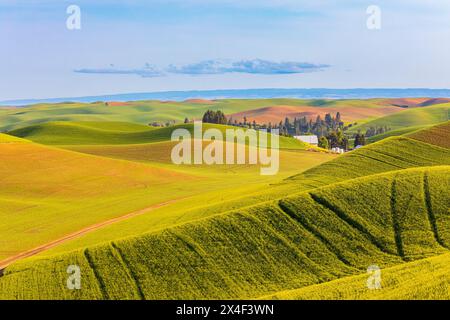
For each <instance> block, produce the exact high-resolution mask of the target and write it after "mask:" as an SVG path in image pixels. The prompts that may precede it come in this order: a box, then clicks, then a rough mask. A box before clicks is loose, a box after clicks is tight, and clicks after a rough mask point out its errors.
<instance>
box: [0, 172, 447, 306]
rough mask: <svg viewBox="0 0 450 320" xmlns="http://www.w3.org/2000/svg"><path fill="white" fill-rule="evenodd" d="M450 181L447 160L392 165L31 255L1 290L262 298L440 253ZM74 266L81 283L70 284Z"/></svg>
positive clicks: (45, 294)
mask: <svg viewBox="0 0 450 320" xmlns="http://www.w3.org/2000/svg"><path fill="white" fill-rule="evenodd" d="M449 179H450V168H449V167H448V166H443V167H434V168H419V169H410V170H401V171H395V172H391V173H387V174H381V175H377V176H370V177H365V178H360V179H356V180H352V181H348V182H344V183H340V184H334V185H330V186H328V187H324V188H322V189H317V190H314V191H310V192H308V193H302V194H299V195H295V196H291V197H287V198H284V199H282V200H280V201H274V202H272V201H269V202H267V203H262V204H259V205H255V206H252V207H248V208H246V209H240V210H235V211H231V212H228V213H225V214H221V215H216V216H212V217H209V218H206V219H201V220H198V221H193V222H191V223H187V224H183V225H180V226H176V227H173V228H167V229H164V230H161V231H155V232H153V233H148V234H144V235H141V236H139V237H132V238H126V239H122V240H114V241H111V242H110V243H107V244H102V245H99V246H94V247H89V248H86V249H83V250H77V251H73V252H71V253H67V254H63V255H59V256H55V257H48V258H45V259H37V258H34V259H29V260H26V261H23V262H19V263H16V264H14V265H12V266H10V267H8V268H7V269H6V270H5V273H4V275H3V277H1V278H0V298H3V299H17V298H24V299H55V298H56V299H127V298H131V299H143V298H145V299H227V298H256V297H260V296H264V295H270V294H275V293H277V292H279V291H285V290H291V289H298V288H302V287H307V286H310V285H314V284H319V283H323V282H327V281H331V280H334V279H337V278H340V277H344V276H348V275H356V274H361V273H365V270H366V269H367V267H368V266H370V265H373V264H377V265H378V266H380V267H381V268H387V267H392V266H394V265H398V264H402V263H404V262H405V261H413V260H418V259H422V258H426V257H430V256H433V255H439V254H444V253H446V252H448V250H447V248H448V246H449V245H450V233H448V230H450V216H449V213H448V210H447V207H446V205H445V204H446V203H448V202H449V201H450V198H449V194H448V192H446V191H447V189H446V186H448V182H449ZM374 213H376V214H374ZM74 264H76V265H79V266H80V267H81V270H83V272H82V279H83V280H82V286H83V290H67V289H66V288H65V287H64V286H65V283H66V280H67V272H66V270H67V267H68V266H69V265H74ZM155 288H158V290H155Z"/></svg>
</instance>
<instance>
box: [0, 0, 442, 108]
mask: <svg viewBox="0 0 450 320" xmlns="http://www.w3.org/2000/svg"><path fill="white" fill-rule="evenodd" d="M71 4H75V5H78V6H79V7H80V9H81V26H82V27H81V30H68V29H67V28H66V19H67V17H68V15H67V14H66V8H67V7H68V6H69V5H71ZM369 5H378V6H379V7H380V9H381V13H382V16H381V18H382V20H381V29H380V30H368V29H367V27H366V20H367V18H368V15H367V13H366V9H367V7H368V6H369ZM448 39H450V2H449V1H438V0H427V1H425V0H395V1H392V0H382V1H375V0H370V1H365V0H348V1H346V0H342V1H333V0H330V1H326V0H314V1H313V0H311V1H302V0H245V1H237V0H166V1H163V0H150V1H115V0H103V1H93V0H91V1H87V0H83V1H33V0H31V1H30V0H28V1H24V0H15V1H12V0H11V1H10V0H0V44H1V46H0V70H1V75H2V76H1V77H0V88H1V90H0V100H8V99H24V98H49V97H70V96H85V95H99V94H114V93H124V92H150V91H167V90H205V89H231V88H236V89H237V88H269V87H271V88H318V87H319V88H321V87H322V88H323V87H326V88H355V87H362V88H374V87H384V88H405V87H429V88H448V87H449V83H450V61H449V59H448V56H450V42H449V41H448Z"/></svg>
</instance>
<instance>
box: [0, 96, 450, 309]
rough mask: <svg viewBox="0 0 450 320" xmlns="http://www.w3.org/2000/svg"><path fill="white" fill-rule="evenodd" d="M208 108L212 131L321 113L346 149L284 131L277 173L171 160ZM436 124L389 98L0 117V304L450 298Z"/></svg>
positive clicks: (445, 126) (449, 235)
mask: <svg viewBox="0 0 450 320" xmlns="http://www.w3.org/2000/svg"><path fill="white" fill-rule="evenodd" d="M207 110H212V111H214V112H216V111H221V112H222V113H223V114H224V115H225V116H226V118H227V119H228V121H227V122H225V123H214V122H208V123H203V130H207V129H217V130H219V131H220V132H225V130H226V129H233V128H236V126H239V127H243V128H244V129H251V128H256V126H257V125H258V126H259V125H263V124H264V128H265V126H266V125H268V124H269V122H270V123H271V124H270V125H278V122H281V123H282V125H281V126H280V128H285V127H288V124H289V125H290V124H292V123H294V125H293V127H292V128H293V130H297V131H298V130H300V129H301V127H300V126H301V125H302V124H305V126H306V127H307V128H309V126H310V124H308V123H307V121H306V122H305V121H304V122H302V124H300V122H297V121H298V119H300V118H302V117H303V114H304V113H303V112H306V111H305V110H307V111H308V112H309V113H310V112H315V113H314V114H313V115H312V116H310V118H309V119H312V120H311V121H310V123H313V122H314V121H316V123H319V122H320V121H318V120H316V117H317V116H320V117H322V118H321V119H324V117H323V115H324V114H325V113H326V114H328V112H329V114H331V115H332V116H333V123H332V124H331V125H330V128H331V129H330V128H328V129H329V130H336V132H337V134H338V135H339V137H340V139H342V141H347V142H343V143H348V145H347V146H346V149H347V150H346V151H347V152H344V153H341V154H339V153H336V152H332V151H331V150H330V149H331V141H332V140H329V141H330V145H329V146H327V145H324V144H323V143H324V142H323V141H325V140H326V139H325V138H324V139H325V140H322V141H321V142H320V143H319V145H311V144H308V143H306V142H303V141H300V140H298V139H296V138H294V137H293V136H294V135H295V134H294V133H292V132H290V131H289V130H288V129H289V128H287V129H286V132H285V134H282V135H280V137H279V138H280V152H279V158H280V167H279V172H278V174H276V175H261V174H260V164H256V165H250V164H244V165H239V164H236V165H230V164H226V165H225V164H224V165H206V164H197V165H187V164H182V165H176V164H174V163H172V161H171V157H170V155H171V150H172V148H173V147H174V146H175V145H176V142H173V141H171V134H172V132H173V131H174V130H175V129H186V130H187V131H188V132H191V133H192V132H193V130H194V124H193V123H192V122H193V120H202V117H203V115H204V114H205V112H206V111H207ZM296 110H298V115H299V116H298V118H295V119H294V118H289V117H290V115H291V114H294V113H293V112H296ZM311 110H312V111H311ZM337 112H339V114H340V116H341V117H342V120H341V121H342V122H339V121H337V122H339V123H340V124H339V126H340V127H334V126H335V125H334V122H336V121H335V120H336V119H335V118H334V117H335V115H336V114H337ZM449 116H450V103H448V102H446V101H441V102H439V101H437V102H436V103H429V104H427V103H423V104H422V105H415V106H408V107H405V106H398V105H396V104H394V103H392V102H391V101H389V99H368V100H300V99H253V100H252V99H248V100H246V99H224V100H187V101H184V102H171V101H135V102H123V103H119V102H116V103H105V102H101V101H99V102H96V103H74V102H67V103H59V104H36V105H29V106H24V107H0V132H1V133H0V235H1V236H0V270H1V271H0V299H6V300H16V299H58V300H59V299H94V300H96V299H107V300H108V299H120V300H122V299H170V300H171V299H206V300H209V299H319V300H321V299H333V300H345V299H417V300H422V299H443V300H447V299H450V191H449V190H450V121H449ZM285 118H286V119H285ZM230 119H234V120H236V121H234V120H233V121H232V120H230ZM309 119H308V120H309ZM286 120H287V122H286ZM302 121H303V120H302ZM321 121H322V120H321ZM327 121H328V120H327ZM322 122H323V123H325V122H324V121H322ZM287 123H288V124H287ZM297 124H298V126H299V127H295V125H297ZM299 128H300V129H299ZM321 130H322V132H323V130H324V129H321ZM333 134H334V133H333ZM363 134H366V136H365V142H364V143H360V144H359V145H358V146H357V144H358V143H357V141H359V142H361V141H362V140H361V139H362V138H361V137H362V135H363ZM324 137H328V136H327V135H326V133H324ZM329 137H331V138H329V139H333V137H334V136H333V135H330V136H329ZM356 139H359V140H356ZM325 142H326V144H328V141H325ZM206 144H207V143H206ZM247 147H248V146H245V148H247ZM355 147H356V148H355ZM246 150H247V149H246ZM74 265H75V266H78V267H79V269H80V275H81V288H80V289H79V290H78V289H76V290H72V289H70V288H68V286H67V280H68V277H69V276H70V274H69V273H68V272H67V270H68V267H69V266H74ZM373 265H376V266H378V267H379V268H380V270H381V287H379V288H376V289H373V288H369V287H368V285H367V280H368V277H369V276H370V274H369V273H368V271H367V270H368V267H370V266H373Z"/></svg>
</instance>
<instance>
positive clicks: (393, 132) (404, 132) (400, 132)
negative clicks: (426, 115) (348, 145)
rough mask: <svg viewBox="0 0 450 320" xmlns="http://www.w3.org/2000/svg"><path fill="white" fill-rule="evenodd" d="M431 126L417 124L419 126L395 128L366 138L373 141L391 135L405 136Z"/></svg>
mask: <svg viewBox="0 0 450 320" xmlns="http://www.w3.org/2000/svg"><path fill="white" fill-rule="evenodd" d="M429 127H430V126H417V127H406V128H401V129H395V130H390V131H388V132H385V133H381V134H377V135H375V136H372V137H369V138H366V140H367V141H368V142H370V143H373V142H377V141H380V140H383V139H386V138H389V137H398V136H404V135H407V134H409V133H412V132H415V131H419V130H423V129H426V128H429Z"/></svg>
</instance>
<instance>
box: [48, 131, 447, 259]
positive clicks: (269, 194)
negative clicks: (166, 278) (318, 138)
mask: <svg viewBox="0 0 450 320" xmlns="http://www.w3.org/2000/svg"><path fill="white" fill-rule="evenodd" d="M101 150H103V149H101ZM101 150H99V149H97V150H95V152H101ZM91 152H93V151H92V150H91ZM103 152H104V153H103V155H106V156H117V157H131V158H132V159H133V160H136V159H139V158H141V159H142V155H141V152H143V150H141V149H139V150H133V152H130V153H129V154H128V156H126V154H127V153H126V152H124V153H121V152H120V150H117V149H116V150H114V151H111V150H103ZM321 155H322V156H325V155H323V154H319V153H311V152H305V153H300V154H299V157H300V158H294V157H292V155H289V157H288V155H287V154H285V153H284V152H281V153H280V163H281V168H282V170H281V171H280V172H286V173H288V172H295V168H296V167H297V166H298V168H306V167H305V165H306V164H308V163H310V164H311V165H312V163H313V161H314V159H315V158H317V157H319V156H321ZM144 157H145V156H144ZM321 159H323V158H321ZM437 165H450V150H448V149H445V148H441V147H437V146H433V145H430V144H427V143H423V142H419V141H416V140H412V139H408V138H403V137H395V138H390V139H386V140H384V141H380V142H378V143H375V144H371V145H369V146H366V147H364V148H362V149H359V150H355V151H353V152H350V153H347V154H345V155H342V156H339V157H336V158H334V159H333V160H331V161H328V162H324V163H322V164H320V165H318V166H315V167H312V168H310V169H308V170H306V171H305V172H303V173H301V174H297V175H295V176H292V177H291V178H289V179H287V180H285V181H283V182H281V183H275V181H274V182H273V183H272V184H271V185H270V187H269V188H267V187H265V188H259V189H258V188H257V189H254V190H246V191H243V190H242V189H241V188H242V186H240V187H239V188H237V189H234V190H226V191H225V192H223V193H222V194H220V195H217V194H215V193H206V194H204V195H202V197H198V198H195V197H194V198H191V199H186V200H183V201H180V202H179V203H177V204H173V205H170V206H168V207H166V208H163V209H158V210H156V211H155V212H154V214H152V215H144V216H140V217H135V218H133V219H130V220H128V221H124V222H120V223H118V224H116V225H113V226H109V227H106V228H104V229H102V230H98V231H96V232H94V233H92V234H89V235H86V236H84V237H82V238H80V239H78V240H75V241H72V242H70V243H67V244H65V245H62V246H60V247H58V248H55V249H53V250H51V251H50V252H49V253H52V252H63V251H67V250H71V249H77V248H80V247H83V246H88V245H92V244H96V243H100V242H102V241H108V240H109V239H113V238H117V237H124V236H131V235H136V234H139V233H142V232H148V231H152V230H157V229H161V228H166V227H170V226H171V225H174V224H178V223H185V222H187V221H192V220H195V219H199V218H203V217H207V216H211V215H215V214H218V213H221V212H226V211H229V210H235V209H237V208H242V207H245V206H250V205H253V204H255V203H259V202H263V201H268V200H273V199H279V198H282V197H285V196H286V195H289V194H294V193H298V192H302V191H305V190H310V189H313V188H316V187H319V186H324V185H328V184H332V183H335V182H338V181H344V180H348V179H352V178H357V177H361V176H366V175H370V174H376V173H383V172H388V171H393V170H400V169H406V168H414V167H421V166H437ZM284 166H289V167H284ZM213 167H214V166H213ZM189 170H194V169H192V168H189ZM197 170H199V171H198V172H200V171H201V172H203V173H205V174H208V175H209V176H212V175H211V174H210V173H209V172H207V171H204V170H207V169H205V168H198V169H197ZM230 170H232V171H233V170H236V169H231V168H230ZM236 173H238V174H239V176H240V177H242V180H243V181H250V179H255V177H256V175H253V176H252V177H251V176H248V175H247V177H246V176H244V175H242V174H244V173H243V172H242V173H240V172H239V171H236ZM216 174H217V173H216ZM216 174H215V175H216ZM221 180H222V181H225V180H224V179H223V178H221ZM242 180H240V181H242ZM206 199H207V200H206ZM205 200H206V201H205ZM186 208H189V209H186Z"/></svg>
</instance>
